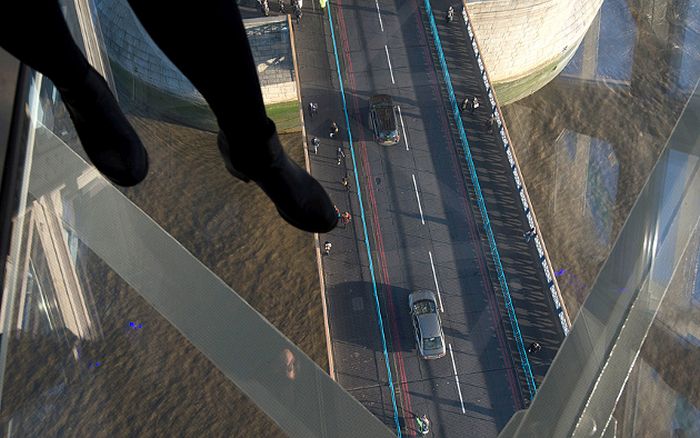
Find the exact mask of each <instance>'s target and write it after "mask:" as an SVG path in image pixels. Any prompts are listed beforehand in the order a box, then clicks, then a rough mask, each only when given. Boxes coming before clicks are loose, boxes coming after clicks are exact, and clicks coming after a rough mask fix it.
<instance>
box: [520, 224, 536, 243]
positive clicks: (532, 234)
mask: <svg viewBox="0 0 700 438" xmlns="http://www.w3.org/2000/svg"><path fill="white" fill-rule="evenodd" d="M535 236H537V231H536V230H535V229H534V228H530V229H529V230H527V231H525V232H524V233H523V238H524V239H525V243H530V241H531V240H532V239H534V238H535Z"/></svg>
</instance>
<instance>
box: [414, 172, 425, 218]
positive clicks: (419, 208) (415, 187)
mask: <svg viewBox="0 0 700 438" xmlns="http://www.w3.org/2000/svg"><path fill="white" fill-rule="evenodd" d="M411 176H412V177H413V188H414V189H415V190H416V199H417V200H418V211H420V221H421V223H422V224H423V225H425V218H423V207H421V205H420V195H419V194H418V184H416V176H415V175H413V174H411Z"/></svg>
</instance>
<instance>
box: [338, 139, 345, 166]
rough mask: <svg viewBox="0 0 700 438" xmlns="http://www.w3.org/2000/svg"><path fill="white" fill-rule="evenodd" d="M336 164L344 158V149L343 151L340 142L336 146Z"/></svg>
mask: <svg viewBox="0 0 700 438" xmlns="http://www.w3.org/2000/svg"><path fill="white" fill-rule="evenodd" d="M337 155H338V166H340V163H341V162H342V161H343V160H344V159H345V151H343V145H342V144H341V145H340V146H338V152H337Z"/></svg>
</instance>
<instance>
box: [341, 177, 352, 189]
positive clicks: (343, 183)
mask: <svg viewBox="0 0 700 438" xmlns="http://www.w3.org/2000/svg"><path fill="white" fill-rule="evenodd" d="M340 183H341V184H342V185H343V187H345V190H346V191H348V192H349V191H350V181H348V177H347V176H344V177H343V179H341V180H340Z"/></svg>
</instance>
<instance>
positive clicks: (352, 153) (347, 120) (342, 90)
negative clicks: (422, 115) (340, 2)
mask: <svg viewBox="0 0 700 438" xmlns="http://www.w3.org/2000/svg"><path fill="white" fill-rule="evenodd" d="M326 10H327V11H328V23H329V24H330V27H331V38H332V40H333V54H334V56H335V67H336V71H337V73H338V83H339V84H340V97H341V98H342V100H343V114H344V115H345V126H346V127H347V130H348V142H349V144H350V156H351V157H352V167H353V170H354V173H355V187H356V188H357V199H358V201H359V203H360V217H361V218H362V230H363V232H364V234H365V236H364V237H365V248H366V249H367V259H368V260H369V273H370V277H371V278H372V291H373V292H374V304H375V308H376V310H377V320H378V321H379V331H380V333H381V335H382V348H383V350H384V362H385V364H386V373H387V375H388V377H389V389H390V391H391V404H392V407H393V408H394V422H395V423H396V434H397V436H398V437H399V438H400V437H401V423H400V422H399V410H398V407H397V405H396V393H395V391H394V379H393V378H392V376H391V367H390V366H389V351H388V350H387V347H386V333H385V331H384V322H383V320H382V310H381V307H380V305H379V292H378V291H377V281H376V279H375V276H374V264H373V263H372V251H371V249H370V246H369V238H368V236H369V233H368V232H367V219H366V218H365V208H364V206H363V204H362V191H361V190H360V179H359V177H358V171H357V161H356V160H355V147H354V146H353V142H352V131H351V130H350V116H349V115H348V106H347V101H346V99H345V87H344V86H343V76H342V74H341V73H340V60H339V59H338V47H337V45H336V42H335V30H334V28H333V17H332V16H331V3H330V1H329V2H328V6H327V7H326Z"/></svg>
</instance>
